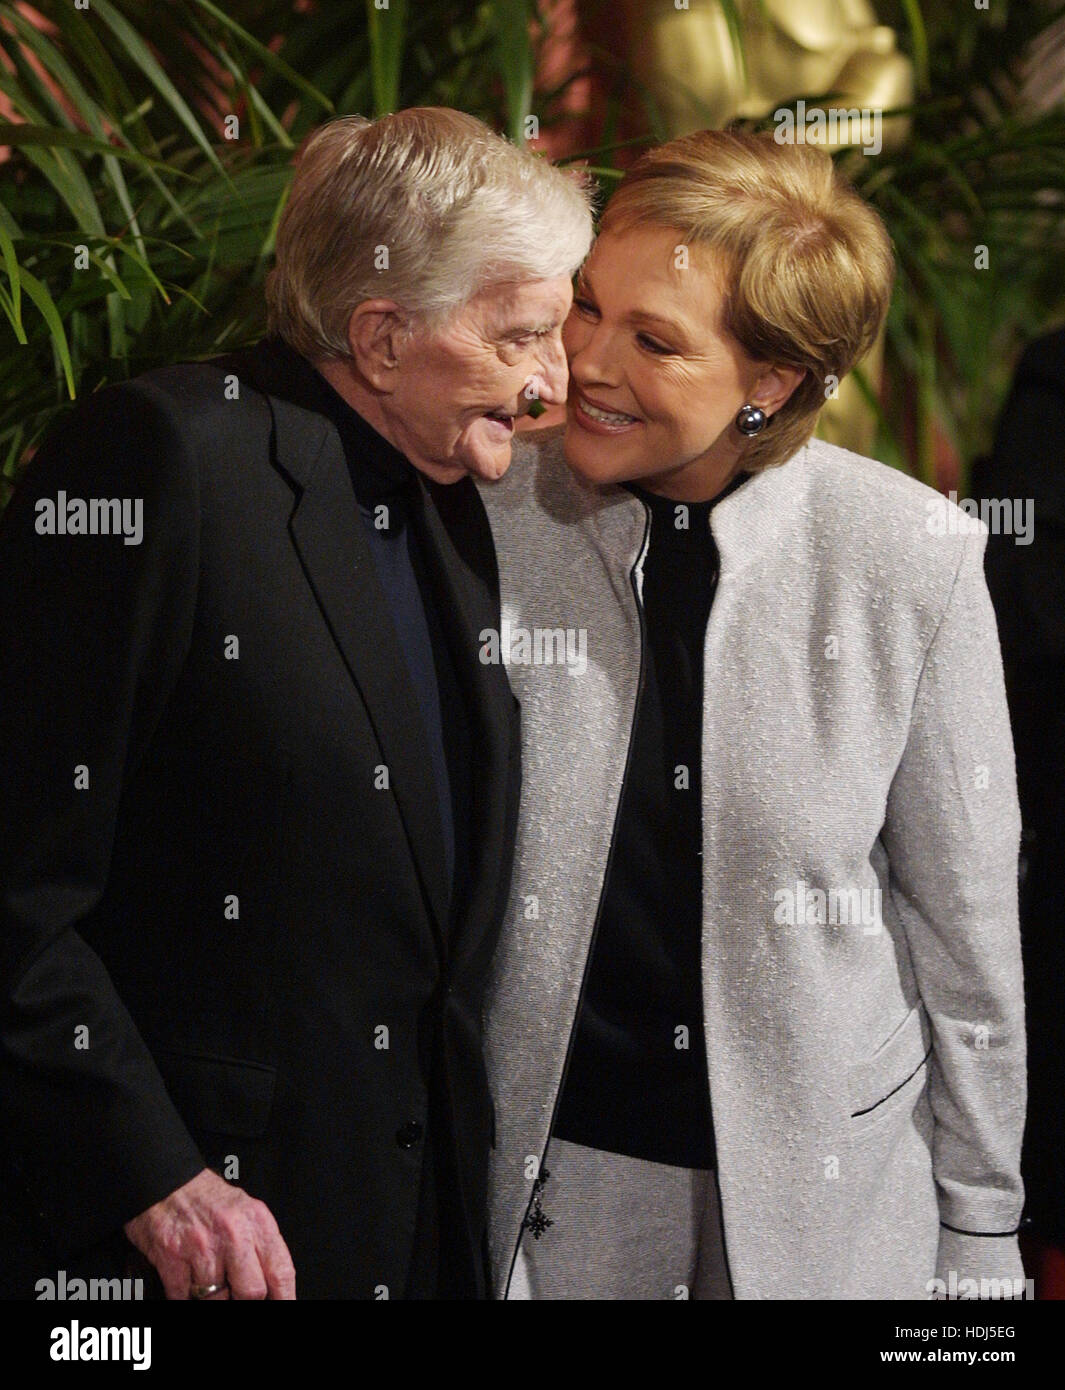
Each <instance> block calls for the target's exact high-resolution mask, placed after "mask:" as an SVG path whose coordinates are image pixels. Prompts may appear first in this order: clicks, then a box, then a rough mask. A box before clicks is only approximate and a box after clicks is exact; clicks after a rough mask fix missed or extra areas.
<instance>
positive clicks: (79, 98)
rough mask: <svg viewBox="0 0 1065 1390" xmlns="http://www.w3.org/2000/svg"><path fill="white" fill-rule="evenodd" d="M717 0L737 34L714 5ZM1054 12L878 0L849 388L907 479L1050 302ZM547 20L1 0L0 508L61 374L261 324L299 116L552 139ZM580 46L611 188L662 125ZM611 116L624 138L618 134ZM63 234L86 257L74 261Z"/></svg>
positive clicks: (245, 334) (1063, 195)
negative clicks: (904, 139)
mask: <svg viewBox="0 0 1065 1390" xmlns="http://www.w3.org/2000/svg"><path fill="white" fill-rule="evenodd" d="M719 3H721V4H722V5H723V7H724V8H725V10H726V13H727V14H729V15H730V16H731V18H732V20H733V32H734V37H735V41H736V43H737V44H739V45H741V46H742V42H743V32H742V24H741V23H740V22H739V19H738V17H737V16H736V13H735V8H734V6H733V5H732V3H731V0H719ZM1063 13H1065V5H1048V4H1039V3H1035V0H1009V3H1007V0H996V3H995V5H994V7H993V9H992V10H991V11H987V12H984V11H977V10H976V9H975V8H974V7H972V6H971V5H963V4H957V5H950V6H939V5H935V6H933V5H932V4H921V3H919V0H881V3H879V5H878V15H879V17H880V20H881V22H883V23H889V24H892V25H894V26H895V27H896V28H897V30H898V31H899V33H900V36H901V42H902V46H903V47H904V49H905V50H906V51H907V52H908V53H909V54H910V55H911V56H912V57H913V59H914V62H915V66H916V71H917V74H918V84H919V90H918V97H917V100H916V102H915V105H914V107H913V108H912V111H911V116H912V120H913V136H912V138H911V140H910V141H909V142H908V144H907V146H906V148H905V149H904V150H902V151H899V152H896V153H889V152H885V153H884V154H883V155H881V156H880V157H878V158H857V159H854V158H851V159H850V163H849V166H848V171H849V172H850V173H851V175H852V177H854V179H855V181H856V182H857V183H858V185H859V187H860V188H861V189H862V191H863V192H864V193H865V195H866V196H867V197H869V198H870V200H871V201H872V202H873V203H874V205H875V206H876V207H877V208H878V210H879V211H880V213H881V215H882V216H883V217H884V219H885V221H886V222H887V224H888V226H889V229H890V230H891V233H892V235H893V237H894V240H895V244H896V249H897V252H898V257H899V264H900V275H899V280H898V286H897V290H896V295H895V299H894V303H893V306H892V311H891V318H890V323H889V328H888V343H887V369H886V373H885V382H884V385H883V388H882V389H881V390H880V391H879V392H878V393H874V392H872V390H871V389H870V390H869V396H870V399H871V400H873V401H875V404H876V409H877V411H878V418H879V429H878V437H877V444H876V448H875V450H874V452H876V454H877V456H878V457H880V458H882V459H884V460H885V461H887V462H890V463H893V464H895V465H896V466H899V467H904V468H908V469H910V470H911V471H914V472H916V473H917V474H918V475H919V476H922V477H924V478H925V479H926V480H929V481H934V480H935V477H936V455H937V451H939V452H942V446H943V445H944V443H945V444H946V445H947V446H949V447H950V448H952V449H953V451H954V452H955V454H956V456H957V457H959V458H960V459H961V460H963V461H968V460H971V459H972V458H973V457H974V455H975V454H977V453H978V452H980V451H982V450H983V449H985V448H986V447H987V445H988V442H989V439H990V433H991V429H992V426H993V422H994V418H995V415H996V413H997V411H998V409H999V407H1000V405H1001V402H1002V399H1003V396H1004V393H1005V391H1006V389H1007V387H1008V381H1009V373H1010V370H1011V367H1012V363H1013V361H1014V360H1015V357H1016V355H1017V352H1018V350H1019V349H1020V347H1021V346H1023V344H1024V343H1025V342H1027V341H1028V340H1030V339H1031V338H1032V337H1034V336H1036V335H1037V334H1038V333H1039V332H1041V331H1043V330H1045V329H1046V328H1047V327H1049V326H1051V325H1052V324H1055V323H1057V322H1059V321H1061V320H1062V318H1065V276H1063V275H1062V270H1063V267H1065V109H1063V108H1062V105H1061V102H1060V94H1059V101H1058V103H1057V104H1056V105H1053V106H1051V107H1050V109H1045V104H1044V109H1037V108H1034V107H1032V106H1031V105H1030V103H1028V101H1027V91H1026V88H1025V84H1024V67H1023V62H1024V60H1025V57H1026V55H1027V54H1028V53H1029V52H1030V51H1031V45H1032V43H1033V40H1036V39H1037V37H1038V36H1039V35H1043V36H1044V38H1043V44H1044V47H1046V46H1047V44H1051V45H1052V40H1053V36H1054V34H1055V33H1059V32H1060V28H1059V29H1055V28H1053V27H1052V26H1054V25H1055V23H1056V22H1060V16H1061V15H1062V14H1063ZM549 37H550V15H549V14H545V13H544V12H543V11H542V9H541V7H540V5H539V4H538V3H537V0H483V2H482V3H479V4H477V3H455V2H454V0H390V4H389V7H388V9H387V10H379V9H377V8H376V6H375V4H374V0H362V3H359V0H354V2H353V0H227V3H225V4H224V5H222V4H217V3H214V0H168V3H166V4H152V5H150V6H146V5H145V4H144V3H143V0H89V7H88V8H87V9H76V8H75V0H39V2H38V3H37V4H35V5H33V6H32V7H30V6H29V5H27V4H25V3H0V99H3V100H4V101H5V102H6V109H7V112H8V118H7V119H6V121H5V122H4V123H3V124H0V147H2V146H7V147H8V158H7V160H6V162H4V163H0V309H2V311H3V316H4V317H3V321H2V326H0V333H3V335H4V340H3V350H2V354H0V483H2V485H0V503H2V502H3V501H4V500H5V499H6V495H7V492H8V491H9V488H10V485H11V483H12V481H13V479H14V478H15V477H16V475H17V472H18V469H19V467H20V466H21V465H22V464H23V463H24V462H25V460H26V459H27V458H28V457H29V455H30V454H31V453H32V450H33V448H34V447H35V446H36V444H37V442H38V441H39V439H40V437H41V435H42V434H43V432H44V431H45V430H46V429H47V428H48V426H49V424H50V423H51V422H52V421H53V419H54V418H55V416H56V414H57V412H59V411H62V410H64V409H69V408H70V404H71V401H72V400H73V399H74V398H75V396H76V395H83V394H85V393H87V392H90V391H94V390H97V389H98V388H99V387H100V386H101V385H103V384H105V383H107V382H110V381H115V380H120V379H123V378H125V377H128V376H132V375H135V374H137V373H138V372H141V371H144V370H146V369H147V368H149V367H153V366H157V365H161V364H164V363H169V362H174V361H180V360H189V359H194V358H202V357H208V356H211V355H213V354H216V353H218V352H222V351H228V350H230V349H231V348H234V347H238V346H241V345H243V344H246V343H249V342H253V341H255V340H256V339H257V338H258V337H259V336H260V335H261V333H262V331H263V327H264V321H263V304H262V295H261V284H262V280H263V276H264V274H265V272H266V270H267V268H268V265H269V261H270V256H271V252H272V249H273V243H274V235H275V230H276V226H277V220H278V217H279V215H280V213H281V210H282V207H283V205H284V198H285V195H286V191H287V188H288V185H289V181H290V178H291V172H292V158H293V155H294V153H295V150H296V148H297V146H298V145H299V143H300V141H301V140H302V139H303V137H304V136H305V135H306V134H307V132H308V131H309V130H310V129H311V128H312V127H314V126H315V125H317V124H319V123H320V122H321V121H323V120H325V119H328V118H329V117H330V116H332V115H336V114H343V113H348V112H361V113H363V114H367V115H376V114H381V113H383V112H386V111H390V110H395V109H397V108H399V107H403V106H409V105H418V104H440V105H449V106H456V107H460V108H462V109H464V110H467V111H470V112H472V113H473V114H475V115H477V116H480V117H481V118H482V119H484V120H486V121H488V122H489V123H490V124H492V125H494V126H495V127H497V128H498V129H501V130H504V131H506V132H507V133H508V134H510V135H511V136H512V137H513V138H516V139H521V138H522V137H523V135H524V134H525V129H526V127H525V120H526V117H527V116H528V115H530V114H535V115H536V116H537V118H538V120H539V122H540V125H541V128H542V130H543V131H544V132H547V133H550V132H552V131H554V132H556V133H558V132H560V131H561V132H562V133H563V134H564V132H565V124H566V121H567V120H571V119H572V109H571V108H572V102H571V101H570V102H569V103H567V100H566V98H567V89H571V88H572V83H573V82H574V81H575V80H577V78H578V77H579V74H576V75H573V76H571V77H570V78H567V80H566V81H565V82H563V83H562V84H561V85H559V86H557V87H556V88H555V89H554V90H549V91H547V90H544V91H541V90H537V89H536V87H535V84H534V74H535V73H536V71H537V59H538V54H539V52H540V47H541V45H542V44H543V43H544V42H545V41H546V40H547V39H548V38H549ZM1054 51H1055V50H1054V49H1053V47H1052V46H1051V53H1052V55H1053V53H1054ZM1056 52H1057V55H1058V57H1057V61H1058V62H1059V63H1060V64H1062V65H1065V58H1063V57H1062V56H1061V54H1062V49H1061V48H1060V47H1059V48H1058V49H1057V50H1056ZM602 58H603V64H604V70H607V69H608V70H609V78H610V81H609V87H610V97H609V100H608V101H607V102H606V104H605V106H604V108H603V110H602V112H601V113H600V115H599V117H598V119H599V121H600V129H599V133H598V135H597V137H596V140H595V143H594V146H593V147H592V148H590V149H589V150H585V151H580V152H577V153H576V154H574V155H573V156H572V157H573V158H582V159H583V160H584V162H586V163H588V164H589V165H590V166H591V167H593V168H594V170H595V171H596V173H597V176H598V177H599V178H600V180H601V181H602V183H603V186H604V191H605V192H609V189H610V188H611V187H612V186H613V183H614V181H615V180H616V178H617V176H618V171H619V170H620V169H621V168H623V167H624V164H625V162H626V160H627V159H628V158H630V157H631V154H632V153H633V150H634V148H636V149H638V148H639V147H640V146H641V145H643V144H646V143H652V142H654V141H655V140H657V139H660V138H662V137H663V136H664V134H665V132H663V131H662V130H661V129H660V127H659V125H658V121H657V116H656V113H655V111H654V108H653V103H651V102H650V100H649V98H648V97H647V95H646V93H643V92H642V91H641V90H640V88H639V86H638V84H637V83H636V82H635V81H634V80H632V79H631V77H629V76H627V74H626V73H625V72H624V69H623V68H622V67H620V66H619V64H618V61H617V59H616V57H614V56H612V55H602ZM1050 61H1051V66H1052V67H1053V62H1054V59H1053V56H1052V57H1051V60H1050ZM569 95H570V96H572V90H570V91H569ZM825 95H826V94H821V93H802V92H797V93H796V94H795V96H796V97H800V96H805V97H806V98H807V99H810V100H816V99H817V98H818V97H824V96H825ZM623 110H624V111H625V112H626V114H627V117H628V123H629V124H630V125H631V124H632V122H633V120H635V121H636V123H637V125H638V127H639V128H640V129H641V130H642V132H643V133H642V134H641V135H640V136H639V137H638V138H637V139H636V140H635V141H633V140H629V141H626V142H624V143H622V142H619V140H618V138H617V130H618V117H619V113H620V112H621V111H623ZM233 116H236V117H237V118H238V120H239V132H238V138H235V139H230V138H227V127H226V122H227V118H232V117H233ZM770 116H771V113H768V112H767V113H766V117H767V122H766V123H768V122H769V120H770ZM228 133H230V134H231V133H232V130H230V131H229V132H228ZM841 157H844V158H846V157H847V156H841ZM978 245H984V246H986V247H987V248H988V255H989V261H990V266H989V269H988V270H986V271H977V270H975V268H974V266H975V248H976V247H977V246H978ZM78 248H83V249H82V250H81V251H80V252H79V250H78ZM79 255H80V257H81V258H82V260H84V258H86V257H87V258H88V261H89V264H90V265H91V266H92V267H94V268H95V270H96V271H97V272H98V273H95V274H93V273H87V272H86V271H85V270H77V269H75V264H76V262H75V257H76V256H79Z"/></svg>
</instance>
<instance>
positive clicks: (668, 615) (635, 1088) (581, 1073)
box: [553, 473, 748, 1168]
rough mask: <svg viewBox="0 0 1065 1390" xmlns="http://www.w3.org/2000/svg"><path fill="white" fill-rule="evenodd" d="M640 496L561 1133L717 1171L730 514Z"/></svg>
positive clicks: (706, 505) (558, 1121) (638, 492)
mask: <svg viewBox="0 0 1065 1390" xmlns="http://www.w3.org/2000/svg"><path fill="white" fill-rule="evenodd" d="M747 476H748V475H747V474H745V473H741V474H739V475H738V476H737V477H736V478H735V479H733V481H732V482H731V483H730V484H729V485H728V486H727V487H726V488H725V489H724V490H723V491H722V492H721V493H719V494H718V496H717V497H716V498H714V499H713V501H710V502H699V503H677V502H673V501H670V500H669V499H668V498H664V497H659V496H657V495H656V494H654V493H650V492H647V491H645V490H644V489H643V488H640V487H638V486H636V485H635V484H629V485H628V487H629V491H630V492H632V493H633V494H634V495H635V496H637V497H639V498H640V500H641V501H642V502H643V503H644V504H645V506H646V507H647V508H648V509H649V511H650V517H651V537H650V545H649V547H648V550H647V554H646V556H645V557H644V564H643V585H642V606H643V615H644V619H643V621H644V643H643V672H642V679H641V682H640V694H639V698H638V701H637V707H636V719H635V724H634V727H633V731H632V741H631V745H630V750H629V763H628V768H627V772H626V777H625V785H624V787H623V789H622V796H621V805H620V808H619V814H618V821H617V825H616V827H615V833H614V845H613V851H612V855H611V860H610V865H609V869H608V873H607V880H606V883H605V884H604V888H603V898H602V902H601V906H600V918H599V925H598V929H597V931H596V935H595V940H594V942H593V945H592V955H591V959H590V961H589V963H588V967H587V973H586V977H585V985H584V995H583V999H582V1004H581V1009H580V1013H579V1014H578V1017H577V1020H576V1024H575V1036H574V1039H573V1045H572V1049H571V1053H570V1060H569V1066H568V1069H567V1072H566V1076H565V1079H564V1083H563V1090H562V1094H561V1096H560V1097H559V1105H558V1112H557V1115H556V1118H555V1125H554V1130H553V1132H554V1133H555V1134H556V1135H557V1136H558V1137H559V1138H561V1139H567V1140H569V1141H571V1142H573V1143H577V1144H584V1145H587V1146H589V1147H590V1148H597V1149H605V1150H607V1151H609V1152H611V1153H619V1154H627V1155H629V1156H630V1157H633V1158H642V1159H646V1160H648V1161H650V1162H652V1163H667V1164H672V1165H674V1166H676V1167H681V1168H712V1167H713V1166H714V1163H715V1154H714V1131H713V1124H712V1121H711V1114H710V1089H709V1083H708V1080H707V1068H706V1043H705V1035H704V1031H703V1001H702V924H703V910H702V778H701V772H700V761H701V754H702V727H703V644H704V639H705V635H706V624H707V620H708V618H709V616H710V605H711V602H712V600H713V595H714V588H715V585H716V583H717V571H718V558H717V547H716V546H715V544H714V538H713V535H712V533H711V531H710V511H711V508H712V507H713V506H714V505H715V503H716V502H718V501H720V500H721V499H722V498H723V497H725V496H726V495H727V494H728V493H729V492H731V491H733V490H734V489H735V488H736V487H738V486H739V485H740V484H741V483H742V482H744V481H746V479H747Z"/></svg>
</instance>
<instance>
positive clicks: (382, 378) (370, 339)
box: [348, 299, 407, 392]
mask: <svg viewBox="0 0 1065 1390" xmlns="http://www.w3.org/2000/svg"><path fill="white" fill-rule="evenodd" d="M406 322H407V321H406V316H405V315H404V313H403V310H402V309H401V308H400V306H399V305H398V304H397V303H396V302H395V300H394V299H364V300H363V302H362V303H361V304H360V305H358V307H357V308H356V309H355V310H354V311H353V312H352V315H351V318H350V319H349V320H348V347H349V348H350V349H351V356H352V359H353V361H354V363H355V366H356V367H357V368H358V371H359V374H360V375H361V376H362V377H363V379H364V380H365V381H367V382H368V383H369V384H370V385H371V386H372V387H373V388H374V389H375V390H377V391H387V392H390V391H392V390H394V389H395V373H396V368H397V366H398V365H399V347H400V340H401V339H402V337H403V335H404V333H405V331H406Z"/></svg>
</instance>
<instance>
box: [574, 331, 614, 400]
mask: <svg viewBox="0 0 1065 1390" xmlns="http://www.w3.org/2000/svg"><path fill="white" fill-rule="evenodd" d="M567 347H568V348H569V371H570V376H571V377H572V378H573V380H574V381H576V382H577V383H578V384H579V385H583V386H591V385H593V384H594V385H598V386H611V385H613V386H616V385H617V384H618V376H619V373H618V370H617V367H616V366H613V365H611V362H612V354H611V351H610V344H609V342H608V340H607V338H606V335H605V334H604V333H603V332H602V331H601V330H598V331H597V329H595V328H593V329H591V330H590V331H589V332H587V333H585V334H582V335H581V336H580V337H574V338H570V339H568V340H567Z"/></svg>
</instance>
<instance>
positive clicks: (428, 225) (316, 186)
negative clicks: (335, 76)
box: [266, 107, 592, 361]
mask: <svg viewBox="0 0 1065 1390" xmlns="http://www.w3.org/2000/svg"><path fill="white" fill-rule="evenodd" d="M591 203H592V197H591V192H590V190H589V187H588V184H587V181H586V180H584V179H582V178H581V177H580V176H579V175H576V174H575V173H567V172H564V171H563V170H561V169H556V168H555V167H554V166H553V165H552V164H551V163H550V162H549V161H548V160H547V159H545V158H543V157H542V156H540V155H537V154H534V153H533V152H532V151H531V150H527V149H521V148H519V147H518V146H516V145H513V144H511V142H510V141H509V140H505V139H504V138H503V137H502V136H501V135H497V134H495V132H494V131H492V130H489V128H488V127H487V126H486V125H483V124H482V123H481V122H480V121H478V120H477V119H476V118H475V117H473V116H468V115H465V114H464V113H463V112H461V111H452V110H449V109H448V108H446V107H411V108H410V109H408V110H406V111H397V112H396V113H395V114H394V115H391V116H383V117H382V118H381V119H380V120H377V121H368V120H366V119H365V117H363V116H341V117H340V118H339V119H337V120H334V121H329V122H328V123H327V124H325V125H323V126H322V127H320V128H319V129H318V130H316V131H315V132H314V133H313V134H312V135H311V136H310V137H309V138H308V139H307V141H306V142H305V144H304V146H303V150H302V153H301V156H300V160H299V163H298V165H297V169H296V176H295V179H294V180H293V184H292V189H291V192H290V194H289V199H288V203H287V205H286V207H285V210H284V212H283V214H282V217H281V221H280V224H279V226H278V231H277V260H276V265H275V267H274V269H273V270H272V271H271V272H270V274H269V275H268V277H267V281H266V301H267V309H268V315H269V326H270V328H271V330H272V331H274V332H277V333H279V334H280V335H281V337H283V338H284V339H285V340H286V341H287V342H288V343H290V344H291V346H292V347H294V348H295V349H296V350H297V351H298V352H301V353H302V354H303V355H304V356H305V357H307V358H309V359H311V360H312V361H313V360H320V359H322V358H326V357H347V356H349V355H350V347H349V345H348V337H347V329H348V321H349V319H350V318H351V315H352V313H353V311H354V310H355V309H356V308H357V306H358V305H359V304H361V303H363V302H364V301H365V300H367V299H393V300H395V301H396V302H397V303H398V304H400V305H401V306H402V307H403V308H404V309H406V310H407V312H408V313H409V314H410V315H411V317H412V319H413V320H414V321H415V322H417V323H419V324H422V325H425V326H426V327H428V328H430V329H435V328H438V327H440V326H442V325H443V324H444V323H446V322H447V320H448V319H450V318H451V317H452V315H453V314H454V313H455V312H457V311H458V310H459V309H461V308H462V306H463V305H464V304H466V303H467V302H468V301H469V300H470V299H471V298H472V297H473V296H474V295H475V294H476V293H477V292H478V291H479V290H481V289H483V288H485V287H486V286H488V285H491V284H495V283H505V282H518V281H528V280H551V279H554V278H556V277H557V276H560V275H567V276H568V275H572V274H573V273H574V272H575V271H576V270H577V268H578V266H580V264H581V262H582V261H583V260H584V258H585V256H587V254H588V251H589V249H590V246H591V241H592V213H591Z"/></svg>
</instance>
